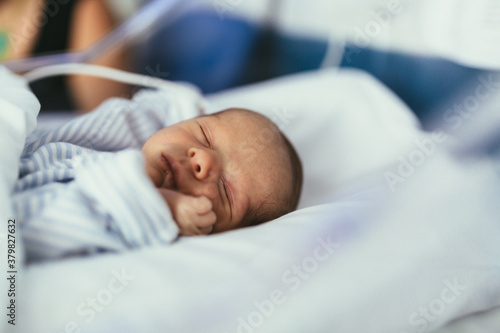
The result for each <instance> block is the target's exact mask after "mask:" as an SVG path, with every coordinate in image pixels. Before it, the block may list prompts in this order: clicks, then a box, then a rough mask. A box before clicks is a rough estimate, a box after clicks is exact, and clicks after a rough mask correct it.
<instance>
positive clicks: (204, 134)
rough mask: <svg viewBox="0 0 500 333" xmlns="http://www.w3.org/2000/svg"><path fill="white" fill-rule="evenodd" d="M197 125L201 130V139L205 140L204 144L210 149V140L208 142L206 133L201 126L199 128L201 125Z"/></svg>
mask: <svg viewBox="0 0 500 333" xmlns="http://www.w3.org/2000/svg"><path fill="white" fill-rule="evenodd" d="M199 125H200V129H201V132H202V133H203V137H204V138H205V141H206V143H207V144H208V146H209V147H211V146H212V145H211V144H210V140H208V136H207V133H206V132H205V130H204V129H203V126H201V124H199Z"/></svg>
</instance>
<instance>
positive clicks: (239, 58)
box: [140, 11, 485, 125]
mask: <svg viewBox="0 0 500 333" xmlns="http://www.w3.org/2000/svg"><path fill="white" fill-rule="evenodd" d="M327 48H328V44H327V41H326V40H321V39H310V38H304V37H298V36H290V35H285V34H281V33H278V32H276V31H275V30H272V29H266V28H261V27H258V26H257V25H255V24H251V23H249V22H246V21H244V20H241V19H238V18H234V17H233V18H231V17H230V16H228V15H226V16H224V18H223V19H221V18H220V17H219V16H218V15H217V13H216V12H215V11H212V12H210V11H205V12H204V11H202V12H194V13H190V14H189V15H186V16H183V17H181V18H179V19H178V20H177V21H175V22H173V23H169V24H168V25H167V26H166V27H164V28H162V29H160V31H159V32H158V33H156V34H155V35H154V36H153V38H152V39H151V40H150V41H149V43H148V45H147V47H146V51H145V53H144V54H143V57H142V61H141V62H140V63H141V71H142V72H144V73H146V74H152V75H156V76H160V77H167V78H168V79H170V80H179V81H187V82H191V83H193V84H195V85H197V86H198V87H200V88H201V90H202V91H203V92H204V93H213V92H217V91H220V90H223V89H228V88H231V87H235V86H239V85H243V84H248V83H253V82H259V81H262V80H266V79H270V78H273V77H277V76H282V75H287V74H292V73H297V72H301V71H307V70H314V69H316V68H318V67H319V66H320V65H321V63H322V60H323V57H324V55H325V53H326V50H327ZM341 67H353V68H358V69H362V70H365V71H367V72H369V73H371V74H372V75H373V76H375V77H376V78H377V79H378V80H380V81H381V82H382V83H384V84H385V85H386V86H387V87H389V88H390V89H391V90H392V91H394V92H395V93H396V94H397V95H398V96H399V97H400V98H401V99H402V100H403V101H404V102H405V103H406V104H407V105H408V106H409V107H410V108H411V109H412V110H413V111H414V112H415V114H416V115H417V116H418V117H419V118H420V120H421V121H423V122H424V125H425V122H426V120H427V119H430V118H432V116H434V117H435V116H436V112H442V110H443V107H442V106H443V105H444V104H445V102H447V101H448V100H449V99H450V98H452V97H453V96H454V95H455V94H457V93H458V92H460V91H461V90H462V89H464V88H465V87H466V86H467V84H468V83H469V82H470V81H471V80H475V79H476V78H477V77H478V76H479V75H483V74H484V73H485V71H483V70H480V69H474V68H468V67H465V66H462V65H459V64H456V63H453V62H451V61H447V60H444V59H439V58H434V57H423V56H414V55H408V54H402V53H397V52H385V51H378V50H374V49H360V48H357V47H356V46H354V45H347V47H346V50H345V53H344V57H343V60H342V63H341ZM166 72H168V74H166ZM438 116H439V115H438Z"/></svg>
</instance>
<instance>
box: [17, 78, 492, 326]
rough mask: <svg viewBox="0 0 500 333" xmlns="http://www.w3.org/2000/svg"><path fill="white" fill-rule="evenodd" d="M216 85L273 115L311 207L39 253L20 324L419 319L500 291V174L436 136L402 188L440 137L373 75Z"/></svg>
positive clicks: (436, 317)
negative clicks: (124, 247) (124, 245)
mask: <svg viewBox="0 0 500 333" xmlns="http://www.w3.org/2000/svg"><path fill="white" fill-rule="evenodd" d="M210 99H211V101H212V102H213V103H214V105H215V106H214V109H218V106H219V107H225V106H229V105H231V106H246V107H248V108H256V109H258V110H260V111H262V112H264V113H266V114H268V115H271V116H272V115H273V114H274V115H275V119H276V120H277V121H278V125H281V126H282V128H283V130H284V131H285V132H286V133H287V134H288V136H289V137H290V138H291V140H292V141H293V142H294V143H295V144H296V145H297V147H298V150H299V154H300V155H301V157H302V159H303V162H304V166H305V186H304V197H303V200H302V202H301V207H303V209H300V210H298V211H296V212H294V213H291V214H289V215H287V216H284V217H282V218H280V219H278V220H277V221H274V222H271V223H268V224H264V225H261V226H258V227H253V228H248V229H244V230H236V231H232V232H228V233H224V234H220V235H215V236H210V237H204V238H184V239H181V241H180V242H178V243H176V244H175V245H173V246H171V247H170V248H168V249H167V250H163V249H145V250H142V251H135V252H133V253H127V254H125V255H119V256H117V255H106V256H98V257H94V258H91V259H86V260H69V261H65V262H61V263H53V264H44V265H34V266H32V267H30V268H28V269H26V270H25V271H24V272H23V274H22V275H20V277H22V280H21V281H19V287H18V288H19V297H18V298H17V304H18V310H19V312H18V313H19V314H21V313H22V316H19V318H18V322H17V323H18V326H16V328H17V331H18V332H30V331H37V332H78V330H81V331H82V332H113V331H120V332H137V331H145V332H182V333H186V332H214V333H221V332H245V333H249V332H273V333H274V332H297V333H299V332H384V333H387V332H395V333H401V332H420V331H425V330H428V329H430V328H434V327H439V326H442V325H444V324H445V323H446V322H448V321H450V320H452V319H454V318H457V317H460V316H463V315H466V314H469V313H472V312H476V311H482V310H486V309H489V308H491V307H493V306H495V305H499V304H500V295H499V292H498V288H497V285H498V281H500V265H499V264H498V258H499V254H500V253H499V248H498V245H497V244H498V241H497V240H498V239H499V237H500V225H499V224H498V223H497V220H496V219H494V218H492V217H496V216H499V214H500V212H499V207H500V205H498V204H497V202H496V200H497V199H498V198H499V197H500V196H499V189H500V186H497V187H496V188H494V187H493V188H491V187H487V186H486V185H487V184H491V183H494V181H495V180H496V181H498V177H496V175H495V174H494V173H492V170H491V168H490V165H489V164H488V163H483V162H481V161H471V162H470V163H463V162H457V161H456V159H455V158H454V157H450V156H448V154H447V153H446V152H443V151H442V150H441V149H439V147H437V145H436V147H435V150H434V153H433V154H432V155H429V156H427V157H426V161H425V163H423V164H421V165H420V166H419V167H418V168H414V170H413V173H411V175H407V176H408V177H406V178H405V179H404V180H405V181H404V182H402V183H398V185H397V186H396V187H395V188H391V187H389V186H388V183H386V173H387V172H393V173H396V174H397V173H398V169H399V168H400V167H401V162H400V157H403V158H404V159H408V156H409V155H408V154H410V153H412V152H414V151H416V150H417V149H419V145H418V144H417V143H416V142H415V140H420V141H418V142H422V141H421V140H424V139H425V138H428V137H426V136H422V133H421V132H420V131H419V130H418V128H417V127H416V124H417V123H416V122H415V119H414V117H413V116H411V113H410V112H409V111H408V109H407V108H406V107H405V106H404V105H403V104H402V103H401V102H400V101H399V100H397V99H396V98H395V97H394V95H392V94H391V93H390V92H388V91H387V90H386V89H385V88H383V87H382V86H381V85H380V84H379V83H378V82H376V81H374V80H373V79H372V78H371V77H369V76H367V75H365V74H362V73H359V72H352V71H345V72H344V71H342V72H338V73H337V72H335V71H328V72H320V73H306V74H300V75H297V76H294V77H289V78H284V79H278V80H274V81H272V82H268V83H263V84H259V85H256V86H254V87H250V88H241V89H238V90H235V91H232V92H228V93H224V94H220V95H217V96H212V97H210ZM235 104H237V105H235ZM292 116H294V117H295V118H292ZM280 117H281V118H280ZM279 121H281V123H279ZM495 177H496V178H495ZM373 188H375V190H373ZM359 189H364V191H359ZM392 190H394V191H395V192H394V193H393V192H392ZM340 193H344V194H342V195H340ZM431 193H436V194H437V196H435V197H434V198H437V199H442V198H444V199H443V200H434V199H433V198H432V197H431V196H430V194H431ZM320 203H324V204H320ZM374 209H375V210H374ZM476 217H480V218H476ZM48 300H49V301H48ZM9 328H10V331H12V332H16V330H15V329H14V328H13V327H9Z"/></svg>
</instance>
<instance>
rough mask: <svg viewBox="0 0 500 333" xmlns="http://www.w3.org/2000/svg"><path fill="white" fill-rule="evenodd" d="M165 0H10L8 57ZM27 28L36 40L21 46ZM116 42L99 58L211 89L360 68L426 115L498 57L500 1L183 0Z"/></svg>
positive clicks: (53, 106) (99, 91) (70, 102)
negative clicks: (330, 69) (144, 27)
mask: <svg viewBox="0 0 500 333" xmlns="http://www.w3.org/2000/svg"><path fill="white" fill-rule="evenodd" d="M160 2H163V3H166V2H171V1H170V0H156V1H147V0H47V1H43V0H23V1H19V0H15V1H13V0H3V1H0V6H1V7H0V22H1V23H0V31H3V32H2V34H3V35H2V37H1V38H0V59H2V60H4V61H5V60H12V59H16V58H23V57H32V56H34V55H40V54H47V53H53V52H57V51H64V50H81V49H84V48H86V47H88V46H90V45H92V44H93V43H95V42H96V41H98V40H100V39H101V38H102V37H103V36H105V35H106V34H107V33H109V32H110V31H112V30H113V29H114V28H116V27H117V26H119V25H120V24H121V23H123V22H125V21H126V20H127V19H130V18H131V17H134V15H137V13H139V12H140V10H141V9H143V8H145V7H146V6H148V5H152V4H153V3H160ZM174 2H175V1H174ZM29 3H33V4H32V5H30V4H29ZM30 8H31V9H30ZM36 8H38V9H36ZM37 10H38V11H37ZM16 23H17V26H18V27H16ZM35 28H38V30H40V31H38V32H33V31H31V30H35ZM28 30H30V31H28ZM63 32H64V34H63ZM16 34H17V35H16ZM27 35H30V37H31V39H33V40H32V41H31V42H29V43H27V44H28V45H24V44H23V45H22V47H20V46H19V45H18V44H21V42H18V41H19V40H21V39H22V40H24V39H26V38H24V37H26V36H27ZM5 36H7V37H5ZM9 36H10V37H9ZM12 36H17V38H12ZM9 40H10V45H11V47H10V49H9ZM56 40H63V41H64V43H55V41H56ZM25 44H26V43H25ZM49 44H50V45H49ZM13 45H16V47H15V49H16V50H17V51H19V49H22V50H21V51H19V52H17V53H16V52H13V50H12V49H14V48H13ZM118 46H120V47H115V48H112V50H110V51H107V52H106V53H105V54H103V55H102V56H100V57H99V58H98V59H96V60H95V61H94V63H98V64H103V65H107V66H111V67H115V68H122V69H126V70H131V71H135V72H138V73H142V74H146V75H151V76H155V77H160V78H164V79H168V80H173V81H187V82H191V83H193V84H195V85H196V86H198V87H199V88H200V89H201V90H202V91H203V92H204V93H214V92H218V91H221V90H224V89H228V88H232V87H236V86H241V85H245V84H249V83H253V82H259V81H262V80H266V79H269V78H273V77H279V76H283V75H287V74H291V73H297V72H302V71H307V70H315V69H320V68H324V67H332V66H333V67H335V66H338V67H354V68H360V69H363V70H366V71H368V72H369V73H371V74H372V75H374V76H375V77H376V78H378V79H379V80H380V81H381V82H383V83H384V84H385V85H386V86H388V87H389V88H390V89H391V90H393V91H394V92H395V93H396V94H397V95H398V96H399V97H400V98H401V99H402V100H403V101H404V102H405V103H406V104H408V106H409V107H410V108H411V109H412V110H413V111H414V112H415V113H416V114H417V116H418V117H419V118H420V119H421V120H422V121H423V122H424V124H427V123H428V120H429V119H431V118H432V117H434V116H435V115H436V113H438V112H442V110H445V109H446V108H447V107H448V104H450V103H452V102H451V100H452V99H453V96H455V95H457V94H458V93H459V92H461V91H462V90H464V89H465V87H468V86H469V85H470V84H471V82H477V80H478V77H485V75H487V74H488V73H490V72H495V73H496V71H497V70H499V69H500V57H499V56H498V55H499V54H500V53H499V51H500V1H498V0H478V1H468V0H439V1H435V0H420V1H412V0H383V1H382V0H356V1H347V0H342V1H341V0H338V1H330V0H315V1H307V2H305V1H300V0H252V1H250V0H196V1H195V0H193V1H188V0H184V1H177V4H176V6H175V7H174V8H173V9H171V10H168V11H167V12H166V13H165V14H164V15H163V16H162V18H161V19H160V20H159V24H155V25H154V26H151V27H149V28H148V30H147V33H146V34H141V36H140V37H139V38H136V39H135V40H134V41H128V42H127V43H119V44H118ZM50 80H52V83H50V84H49V83H48V82H50ZM54 80H58V82H54ZM86 80H87V81H86ZM89 80H90V81H89ZM32 88H33V90H34V91H35V93H36V94H37V95H39V96H40V98H41V99H42V106H43V108H44V109H46V110H51V111H55V110H80V111H86V110H90V109H92V108H93V107H95V106H96V105H97V104H98V103H100V102H101V101H102V100H103V99H105V98H107V97H109V96H127V95H130V94H131V93H133V91H135V89H136V88H135V87H125V86H123V85H119V84H114V83H110V82H109V81H106V82H104V81H99V79H90V78H82V77H71V78H52V79H47V80H42V81H39V82H36V83H35V84H33V86H32ZM332 93H334V92H332Z"/></svg>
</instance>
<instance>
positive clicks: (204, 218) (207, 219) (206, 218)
mask: <svg viewBox="0 0 500 333" xmlns="http://www.w3.org/2000/svg"><path fill="white" fill-rule="evenodd" d="M216 220H217V215H215V213H214V212H213V211H210V212H209V213H207V214H204V215H198V216H197V217H196V219H195V220H194V224H195V225H196V226H197V227H198V228H207V227H211V226H213V225H214V224H215V221H216Z"/></svg>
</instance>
